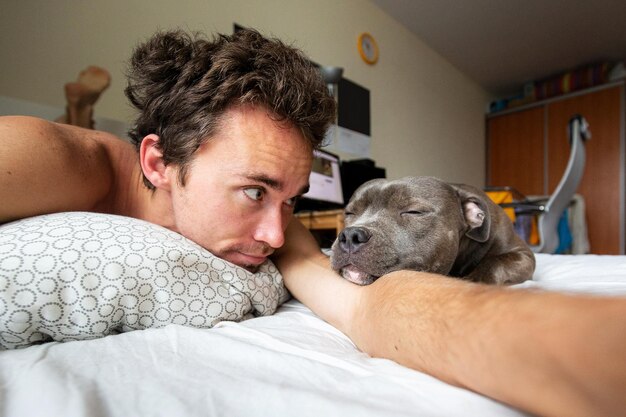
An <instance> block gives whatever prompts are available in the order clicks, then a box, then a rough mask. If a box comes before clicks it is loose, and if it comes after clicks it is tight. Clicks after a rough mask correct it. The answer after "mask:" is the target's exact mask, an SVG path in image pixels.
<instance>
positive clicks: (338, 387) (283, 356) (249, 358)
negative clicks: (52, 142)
mask: <svg viewBox="0 0 626 417" xmlns="http://www.w3.org/2000/svg"><path fill="white" fill-rule="evenodd" d="M55 216H56V217H55ZM68 216H69V217H68ZM107 222H108V223H107ZM87 231H91V232H93V233H92V234H89V233H86V232H87ZM122 236H124V237H123V238H122ZM95 237H97V238H98V239H100V241H101V242H106V241H107V239H108V240H110V242H113V243H111V244H110V245H108V246H107V245H106V244H102V245H96V246H100V249H98V248H96V247H94V246H93V245H94V244H93V242H95V239H94V238H95ZM50 239H52V240H50ZM81 239H82V240H81ZM172 239H174V240H172ZM177 239H179V238H178V237H175V236H173V235H169V234H168V232H167V231H166V230H165V229H163V230H161V229H160V228H159V227H158V226H154V225H151V226H149V225H146V224H144V223H142V222H141V221H139V220H134V219H133V220H127V219H120V218H117V217H115V216H105V215H99V214H85V213H73V214H64V213H61V214H58V215H49V216H40V217H37V218H32V219H27V220H25V221H19V222H14V223H9V224H7V225H3V226H2V227H0V296H2V297H3V298H2V297H0V300H4V301H3V304H0V319H2V318H3V317H4V318H6V317H7V316H8V315H9V314H13V313H15V314H17V313H16V311H20V312H21V313H20V314H22V315H25V314H26V313H25V312H26V311H27V310H28V309H29V308H30V309H31V310H32V309H34V310H32V311H33V312H32V313H30V314H31V316H29V317H30V320H31V323H27V324H30V325H31V328H34V327H37V326H34V327H33V326H32V324H33V323H32V321H34V318H33V317H35V316H36V314H35V313H34V312H35V311H37V312H40V311H44V312H46V311H48V310H41V309H42V305H43V304H46V303H47V302H46V301H45V300H43V298H42V297H44V298H45V297H46V296H54V297H57V299H60V297H61V295H60V294H65V295H64V297H69V295H68V294H69V292H68V291H69V288H70V287H71V285H74V284H71V285H70V284H68V283H71V282H74V283H76V285H79V284H80V287H81V289H77V290H76V291H79V290H80V291H87V293H85V294H83V295H82V296H81V297H82V298H81V299H82V300H87V299H88V298H86V297H87V296H89V294H96V292H94V291H95V290H94V288H96V287H97V286H100V288H105V287H107V285H109V286H111V285H117V286H119V287H120V288H122V287H124V288H126V289H128V288H130V290H129V291H131V290H132V291H140V290H139V289H138V288H141V287H142V286H141V285H136V286H135V287H133V285H131V284H132V282H131V281H132V279H134V278H133V277H141V274H143V273H145V270H144V269H141V268H145V267H146V263H148V264H149V263H150V262H153V261H154V262H155V263H154V268H155V270H160V271H161V272H162V273H163V276H166V275H168V274H169V275H171V276H176V274H178V273H179V272H180V270H179V269H176V268H177V267H176V266H171V265H170V266H169V267H163V265H162V264H158V262H160V261H161V260H162V259H161V258H165V259H166V260H167V259H169V261H168V262H173V263H177V264H176V265H178V266H179V267H180V266H181V265H182V268H183V269H184V268H187V270H186V272H185V274H184V276H183V275H180V276H178V279H180V280H182V281H184V282H187V284H186V287H185V288H186V294H182V293H180V291H179V293H180V294H178V295H177V296H176V297H173V296H172V297H170V298H169V300H170V302H169V303H166V304H163V305H164V306H165V307H162V308H163V309H165V310H167V308H173V309H177V310H176V312H177V313H178V316H176V314H173V313H172V312H170V315H169V316H167V311H165V310H159V308H157V305H156V304H157V303H158V301H159V296H157V295H156V294H161V295H163V294H162V293H158V290H163V289H164V288H165V287H164V286H163V287H159V288H156V287H154V288H153V291H152V293H150V292H149V291H148V290H147V289H146V288H147V287H144V290H145V291H144V293H143V295H142V297H144V301H145V299H146V298H149V299H150V300H151V302H152V303H153V304H152V308H151V309H144V313H145V314H144V316H145V317H148V318H151V320H152V321H150V320H145V319H142V316H141V314H139V313H137V314H131V313H132V311H131V310H132V309H131V307H132V306H130V305H128V304H125V301H122V299H123V298H122V297H124V296H125V295H124V294H121V293H118V294H117V296H118V298H116V299H113V298H107V303H106V304H112V303H117V305H121V306H122V307H123V308H122V309H125V310H124V311H125V312H126V314H125V315H124V317H125V318H122V319H120V317H117V319H118V321H115V320H113V319H112V317H113V316H115V314H109V315H108V316H107V317H110V318H111V319H110V320H109V321H110V322H111V323H113V322H114V321H115V323H113V324H111V323H109V325H108V326H109V327H108V328H106V329H105V327H106V326H107V324H106V323H104V324H100V325H99V326H91V327H86V325H85V323H87V322H88V323H91V324H92V325H94V324H95V323H96V321H95V320H94V319H92V318H90V317H89V314H90V312H92V313H93V312H94V311H103V310H102V305H101V306H100V308H96V307H94V306H93V305H87V304H86V305H81V303H80V302H74V303H73V304H72V302H70V301H69V298H68V299H66V301H67V305H68V306H69V305H71V306H74V307H76V308H78V310H81V309H82V310H83V311H82V313H81V314H84V315H86V316H87V318H85V317H83V316H81V315H80V314H79V315H76V314H77V313H76V311H77V310H76V308H74V310H72V309H70V308H69V307H67V308H66V309H65V310H63V313H62V314H65V315H66V316H62V317H61V316H59V317H54V320H57V322H56V325H58V326H60V325H59V323H60V322H65V324H64V325H66V324H67V323H69V322H71V323H74V325H75V327H76V326H78V327H77V328H78V330H76V328H75V329H74V330H72V329H71V328H68V327H58V326H57V327H54V326H53V325H52V324H54V323H52V322H53V321H54V320H52V319H51V318H50V316H49V315H48V316H46V314H50V311H48V312H47V313H46V314H43V313H42V314H43V316H42V317H43V318H44V319H45V318H46V317H47V320H48V322H45V320H44V322H45V323H48V326H47V327H46V326H43V325H41V323H39V325H40V327H39V328H38V330H40V332H39V333H37V332H36V331H33V332H32V334H30V336H29V337H31V339H28V338H27V337H26V336H24V335H25V332H26V330H24V329H25V328H26V327H28V326H26V325H24V327H22V328H20V329H16V328H15V327H11V328H10V329H9V330H11V331H12V332H13V336H15V337H17V335H18V334H20V335H22V336H24V337H22V338H21V340H22V342H23V346H21V347H20V346H17V345H14V346H8V347H9V349H7V350H3V351H0V412H1V413H2V415H4V416H29V417H36V416H40V415H41V416H44V415H45V416H65V417H69V416H86V415H89V416H105V415H106V416H109V415H110V416H206V415H216V416H249V415H256V416H265V415H267V416H294V415H299V416H309V415H310V416H335V415H337V416H346V415H348V416H352V415H355V416H356V415H358V416H395V415H398V416H402V415H420V416H499V417H501V416H523V415H526V414H524V413H522V412H520V411H519V410H516V409H513V408H511V407H508V406H506V405H503V404H501V403H498V402H496V401H493V400H491V399H489V398H486V397H484V396H481V395H478V394H475V393H473V392H470V391H467V390H464V389H460V388H457V387H454V386H451V385H448V384H446V383H443V382H441V381H439V380H437V379H435V378H433V377H431V376H429V375H426V374H423V373H420V372H417V371H414V370H411V369H408V368H405V367H403V366H400V365H398V364H396V363H394V362H392V361H389V360H385V359H377V358H371V357H369V356H368V355H366V354H364V353H362V352H360V351H359V350H358V349H356V348H355V346H354V345H353V344H352V342H351V341H350V340H349V339H348V338H347V337H346V336H345V335H343V334H342V333H341V332H339V331H338V330H336V329H335V328H333V327H332V326H330V325H329V324H327V323H325V322H324V321H322V320H320V319H319V318H318V317H316V316H315V314H313V313H312V312H311V311H310V310H309V309H308V308H306V307H305V306H304V305H302V304H301V303H299V302H298V301H296V300H294V299H288V294H287V293H286V292H284V287H283V286H282V281H281V279H280V275H279V274H278V273H277V272H276V271H275V270H273V269H272V268H269V269H267V270H264V271H261V272H262V274H261V275H259V274H251V275H246V274H245V273H240V272H237V271H236V270H234V269H232V268H231V267H229V266H225V265H224V264H221V263H217V264H212V263H211V261H210V260H207V261H206V262H204V261H203V259H204V258H203V257H204V256H207V255H206V254H202V253H199V252H198V251H201V249H199V248H194V247H193V246H180V245H190V243H189V242H186V241H181V240H177ZM60 242H62V243H60ZM77 242H78V243H77ZM88 242H91V243H88ZM138 242H143V243H146V242H151V243H150V244H151V245H152V246H150V245H147V246H143V247H140V246H141V245H139V243H138ZM71 245H79V246H76V247H80V248H82V252H84V253H83V254H81V253H80V252H81V250H75V249H73V248H74V247H73V246H71ZM124 245H127V246H124ZM157 246H158V247H163V248H169V249H168V251H166V252H158V253H155V252H150V251H154V250H155V249H154V248H155V247H157ZM119 247H121V248H122V250H119ZM111 248H113V249H111ZM98 250H100V254H98ZM115 250H117V251H118V252H119V253H117V254H115V253H114V252H115ZM135 250H145V251H146V252H145V253H146V254H147V255H146V257H145V258H143V262H137V261H138V259H139V258H137V257H136V256H135V255H136V254H135V253H134V252H133V251H135ZM150 253H152V254H153V255H154V256H151V258H154V259H150V256H149V254H150ZM16 254H17V255H16ZM157 255H159V256H157ZM80 256H84V257H83V258H73V257H80ZM98 256H100V257H102V260H105V259H106V260H107V261H106V262H101V263H100V264H99V267H101V268H102V269H101V270H100V271H111V269H110V268H111V265H113V263H116V262H117V263H119V264H123V266H124V268H123V269H121V271H123V272H124V274H123V275H124V276H122V275H119V276H118V275H116V276H113V275H111V276H109V277H108V278H107V279H108V280H109V281H107V282H108V283H105V282H103V280H102V279H100V280H99V281H98V280H95V281H94V279H93V276H94V271H98V270H99V269H98V268H97V267H96V265H95V264H94V262H95V260H94V257H98ZM116 256H117V257H118V258H119V260H116V259H117V258H116ZM194 256H195V257H194ZM18 258H19V259H18ZM44 258H45V259H44ZM122 259H123V260H122ZM44 260H47V261H48V262H51V263H49V264H45V263H44ZM194 262H195V263H194ZM78 264H82V265H83V266H84V270H83V271H80V270H79V269H80V268H78V267H77V266H76V265H78ZM96 264H97V262H96ZM46 265H47V266H46ZM50 265H53V266H50ZM158 265H161V267H159V266H158ZM198 265H202V267H201V270H197V269H196V270H193V268H197V267H198ZM207 265H208V266H209V270H207ZM68 266H72V268H74V272H73V274H74V275H72V277H73V281H72V280H71V279H69V278H68V277H69V275H67V271H68V270H67V269H63V268H68ZM133 266H134V267H135V268H138V269H136V270H132V267H133ZM28 268H31V269H32V268H39V270H40V271H42V273H41V275H42V276H43V278H36V277H35V278H33V277H30V278H29V276H27V274H25V272H24V271H26V270H27V269H28ZM54 268H56V269H54ZM106 268H109V269H106ZM159 268H161V269H159ZM189 268H191V269H189ZM212 268H214V269H216V270H220V271H222V272H223V273H222V272H220V274H221V275H220V274H216V275H211V274H213V272H214V271H212ZM63 271H65V272H63ZM133 271H134V272H133ZM140 271H144V272H140ZM81 274H82V276H81V277H79V276H78V275H81ZM89 274H91V275H89ZM103 274H107V272H103ZM197 274H199V275H197ZM202 274H205V276H207V277H210V276H213V277H214V278H216V280H217V281H216V280H212V281H210V282H209V283H210V284H211V285H213V283H215V282H218V281H220V280H221V281H220V282H219V285H222V286H223V285H224V284H223V282H224V281H228V288H230V290H231V292H225V293H224V294H223V295H224V296H225V299H229V298H232V297H233V295H235V294H245V295H244V296H242V297H241V298H242V301H241V304H242V305H243V307H241V306H233V307H232V308H226V304H223V308H222V310H220V311H221V314H226V313H227V314H231V316H220V317H218V318H217V319H216V320H214V321H213V322H208V321H206V320H207V319H206V317H205V321H204V322H203V323H201V325H198V323H197V322H194V321H193V320H192V318H193V317H195V316H194V311H191V310H194V308H192V306H193V304H192V303H193V302H194V301H197V300H196V299H197V298H199V297H201V295H200V294H199V293H198V294H196V293H194V292H193V291H192V290H191V288H192V286H191V284H190V283H189V282H190V281H189V282H188V280H190V279H191V280H192V281H193V280H198V282H202V279H201V275H202ZM263 274H265V275H263ZM95 275H97V273H96V274H95ZM55 277H56V278H55ZM89 277H91V278H90V279H88V278H89ZM129 277H130V279H131V281H128V279H129ZM31 278H33V279H31ZM61 278H63V279H64V280H65V281H63V279H61ZM101 278H102V277H101ZM146 278H148V276H146ZM44 279H47V280H48V281H43V280H44ZM54 279H57V284H59V285H57V286H56V287H55V286H53V285H52V281H53V280H54ZM236 279H240V280H241V281H242V282H247V281H250V282H251V281H254V282H255V284H254V286H252V287H253V288H252V290H251V289H250V288H244V287H238V285H239V284H237V282H235V281H236ZM311 279H314V277H311ZM9 280H12V282H9ZM185 280H187V281H185ZM145 281H146V282H148V281H157V282H159V281H158V280H155V279H152V280H148V279H146V280H145ZM174 281H176V280H174ZM35 282H38V283H39V287H37V288H35V286H34V285H35V284H34V283H35ZM42 282H43V283H42ZM129 282H130V283H129ZM62 283H65V284H67V285H65V284H64V285H65V286H62V285H61V284H62ZM111 283H113V284H111ZM96 284H97V285H96ZM105 284H106V285H105ZM264 286H265V287H264ZM209 287H210V285H209ZM25 288H28V289H29V291H31V290H32V291H35V292H36V291H39V292H38V293H37V295H36V297H37V298H38V299H39V298H42V300H43V301H37V303H39V304H38V305H35V304H37V303H32V305H30V304H29V302H30V301H32V294H30V293H27V292H24V289H25ZM51 288H52V289H51ZM108 288H110V287H108ZM216 288H217V287H216ZM220 288H221V287H220ZM223 288H226V287H223ZM514 288H542V289H545V290H550V291H552V290H559V291H568V292H582V293H592V294H597V295H598V296H603V295H616V294H617V295H626V257H624V256H595V255H543V254H539V255H537V270H536V272H535V275H534V280H533V281H527V282H525V283H523V284H520V285H517V286H515V287H514ZM61 289H64V291H65V292H62V291H61ZM3 291H4V292H3ZM20 291H22V292H20ZM55 291H56V292H55ZM72 291H74V290H72ZM120 291H122V290H120ZM124 291H125V290H124ZM175 291H177V290H176V289H175V288H174V287H172V289H171V294H173V293H174V292H175ZM233 291H234V292H233ZM215 292H216V293H219V292H220V291H219V290H216V291H215ZM29 294H30V295H29ZM71 294H74V293H71ZM99 294H106V293H105V292H102V291H100V292H99ZM259 294H260V295H259ZM74 295H75V294H74ZM126 295H128V294H126ZM211 296H212V297H214V298H212V299H215V295H214V294H213V293H211ZM29 297H30V298H29ZM185 297H188V298H187V299H186V300H187V301H186V303H187V304H186V305H187V308H188V310H190V311H186V310H185V309H182V308H179V307H176V305H178V304H175V303H172V302H171V301H172V300H173V299H177V300H184V299H185ZM245 298H247V301H245V302H244V300H243V299H245ZM181 302H182V301H181ZM11 303H13V304H11ZM42 303H43V304H42ZM82 304H85V303H82ZM135 304H136V308H139V306H140V305H141V304H142V303H141V302H140V303H135ZM172 306H174V307H172ZM545 308H546V310H547V309H549V308H550V306H545ZM209 310H210V307H209V305H205V306H204V307H203V310H202V312H203V313H202V315H203V316H207V317H208V316H210V315H209V314H206V313H207V312H208V311H209ZM158 311H161V313H160V314H162V315H163V314H165V315H164V316H159V313H157V312H158ZM37 314H39V313H37ZM59 314H61V313H59ZM72 314H74V315H72ZM218 316H219V315H218ZM14 317H20V316H19V315H18V316H15V315H14ZM159 317H160V318H159ZM175 317H178V319H175ZM229 317H230V318H229ZM166 318H169V320H168V319H166ZM81 319H82V320H83V321H81ZM84 320H87V321H86V322H85V321H84ZM159 320H160V321H159ZM177 320H178V321H177ZM185 320H187V321H185ZM15 322H16V321H15V320H14V322H13V324H7V323H8V322H7V321H6V320H5V322H4V324H3V326H4V327H3V328H2V329H1V330H0V333H1V334H2V335H3V336H2V337H4V339H3V340H4V341H5V342H6V341H7V339H9V340H13V342H15V343H18V342H17V339H11V337H9V336H11V335H9V334H8V333H7V331H8V330H7V329H8V328H9V327H10V325H12V326H15ZM41 326H43V327H41ZM81 326H82V327H81ZM48 327H49V328H48ZM87 328H89V331H86V330H85V329H87ZM81 329H82V330H81ZM135 329H136V330H135ZM18 330H20V331H21V332H22V333H20V332H18ZM31 330H32V329H31ZM96 330H101V331H102V333H101V334H96ZM131 330H134V331H131ZM55 331H56V332H57V333H55ZM2 332H4V333H2ZM81 332H82V334H81ZM33 335H34V336H33ZM85 336H86V337H85ZM46 337H47V338H52V339H54V340H64V341H50V342H47V343H42V344H38V343H36V342H37V340H41V339H42V338H46ZM415 337H418V338H419V337H427V335H415ZM81 338H83V339H86V340H81ZM18 344H19V343H18ZM5 347H7V346H5Z"/></svg>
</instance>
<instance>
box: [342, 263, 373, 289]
mask: <svg viewBox="0 0 626 417" xmlns="http://www.w3.org/2000/svg"><path fill="white" fill-rule="evenodd" d="M340 272H341V276H343V277H344V278H345V279H347V280H348V281H350V282H353V283H355V284H357V285H369V284H371V283H372V282H374V281H376V279H378V277H377V276H375V275H371V274H368V273H366V272H363V271H362V270H360V269H359V268H357V267H356V266H354V265H351V264H350V265H346V266H344V267H343V268H341V271H340Z"/></svg>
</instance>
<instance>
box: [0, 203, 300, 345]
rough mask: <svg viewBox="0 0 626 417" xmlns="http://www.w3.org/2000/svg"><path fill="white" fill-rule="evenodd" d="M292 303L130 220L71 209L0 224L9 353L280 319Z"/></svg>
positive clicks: (260, 281) (270, 285)
mask: <svg viewBox="0 0 626 417" xmlns="http://www.w3.org/2000/svg"><path fill="white" fill-rule="evenodd" d="M288 297H289V295H288V292H287V290H286V289H285V286H284V284H283V280H282V277H281V275H280V273H279V272H278V270H277V269H276V267H275V266H274V264H272V263H271V262H270V261H268V262H266V263H265V264H263V265H262V266H261V268H260V269H259V271H258V272H256V273H254V274H253V273H251V272H249V271H247V270H245V269H243V268H241V267H238V266H236V265H233V264H231V263H229V262H227V261H224V260H222V259H220V258H217V257H216V256H214V255H213V254H211V253H210V252H208V251H207V250H205V249H204V248H202V247H200V246H199V245H197V244H196V243H194V242H192V241H191V240H189V239H186V238H185V237H183V236H181V235H179V234H177V233H175V232H172V231H170V230H168V229H165V228H163V227H161V226H157V225H154V224H152V223H148V222H145V221H142V220H138V219H133V218H129V217H122V216H115V215H108V214H98V213H83V212H67V213H56V214H49V215H44V216H37V217H31V218H27V219H22V220H18V221H15V222H12V223H7V224H5V225H2V226H0V349H12V348H18V347H24V346H28V345H30V344H33V343H37V342H42V341H49V340H55V341H70V340H84V339H93V338H97V337H103V336H106V335H109V334H115V333H119V332H125V331H130V330H138V329H146V328H150V327H163V326H165V325H168V324H180V325H187V326H194V327H200V328H209V327H212V326H214V325H215V324H216V323H218V322H220V321H222V320H232V321H239V320H243V319H247V318H251V317H254V316H260V315H269V314H272V313H274V311H276V309H277V308H278V306H279V305H280V304H281V303H282V302H284V301H285V300H286V299H287V298H288Z"/></svg>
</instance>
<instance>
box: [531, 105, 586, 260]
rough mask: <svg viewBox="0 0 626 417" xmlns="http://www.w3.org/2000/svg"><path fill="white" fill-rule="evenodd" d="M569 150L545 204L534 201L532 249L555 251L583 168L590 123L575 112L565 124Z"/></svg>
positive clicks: (535, 250)
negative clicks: (535, 238)
mask: <svg viewBox="0 0 626 417" xmlns="http://www.w3.org/2000/svg"><path fill="white" fill-rule="evenodd" d="M568 132H569V139H570V145H571V151H570V156H569V161H568V162H567V167H566V168H565V172H564V173H563V176H562V177H561V181H560V182H559V185H558V186H557V187H556V189H555V190H554V192H553V193H552V194H551V195H550V198H549V199H548V201H547V202H546V203H545V204H539V205H537V207H536V209H535V211H536V213H537V216H538V219H537V229H538V233H539V244H538V245H533V246H531V247H530V248H531V249H532V251H533V252H535V253H554V252H555V251H556V249H557V247H558V246H559V234H558V230H557V227H558V224H559V220H560V218H561V216H562V215H563V211H565V209H566V208H567V207H568V206H569V204H570V202H571V201H572V198H573V197H574V194H575V193H576V190H577V189H578V185H579V184H580V180H581V178H582V176H583V173H584V171H585V141H586V140H589V139H590V138H591V132H590V131H589V124H588V123H587V121H586V120H585V118H584V117H582V116H580V115H576V116H574V117H572V118H571V119H570V121H569V124H568Z"/></svg>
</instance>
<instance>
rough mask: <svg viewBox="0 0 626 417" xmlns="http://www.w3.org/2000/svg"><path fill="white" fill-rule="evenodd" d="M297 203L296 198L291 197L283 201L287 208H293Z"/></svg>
mask: <svg viewBox="0 0 626 417" xmlns="http://www.w3.org/2000/svg"><path fill="white" fill-rule="evenodd" d="M297 202H298V197H292V198H290V199H289V200H285V204H286V205H288V206H289V207H295V205H296V203H297Z"/></svg>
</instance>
